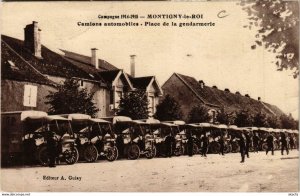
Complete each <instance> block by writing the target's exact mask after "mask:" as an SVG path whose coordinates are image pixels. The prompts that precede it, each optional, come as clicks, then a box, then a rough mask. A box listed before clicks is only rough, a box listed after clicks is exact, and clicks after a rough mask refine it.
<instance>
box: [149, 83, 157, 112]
mask: <svg viewBox="0 0 300 196" xmlns="http://www.w3.org/2000/svg"><path fill="white" fill-rule="evenodd" d="M156 95H157V89H156V88H155V86H154V84H153V83H152V85H151V86H150V87H149V91H148V93H147V96H148V100H149V99H150V98H151V97H154V99H153V101H154V104H153V105H154V108H153V109H151V108H152V105H151V104H152V103H151V101H150V100H149V106H148V107H149V112H150V116H151V117H152V116H153V115H154V114H155V112H156V106H157V104H158V103H159V97H158V96H156Z"/></svg>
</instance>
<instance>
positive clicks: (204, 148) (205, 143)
mask: <svg viewBox="0 0 300 196" xmlns="http://www.w3.org/2000/svg"><path fill="white" fill-rule="evenodd" d="M207 134H208V133H206V132H205V133H204V135H202V136H201V137H202V139H201V140H202V155H201V156H204V157H206V153H207V150H208V144H209V140H208V137H207Z"/></svg>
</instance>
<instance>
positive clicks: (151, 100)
mask: <svg viewBox="0 0 300 196" xmlns="http://www.w3.org/2000/svg"><path fill="white" fill-rule="evenodd" d="M154 109H155V98H154V96H150V97H149V111H150V114H154V113H155V111H154Z"/></svg>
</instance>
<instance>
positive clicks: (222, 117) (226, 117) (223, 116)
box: [216, 108, 235, 125]
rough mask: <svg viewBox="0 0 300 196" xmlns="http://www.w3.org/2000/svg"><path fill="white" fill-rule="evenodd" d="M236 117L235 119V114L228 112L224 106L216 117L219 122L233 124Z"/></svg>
mask: <svg viewBox="0 0 300 196" xmlns="http://www.w3.org/2000/svg"><path fill="white" fill-rule="evenodd" d="M234 119H235V117H234V115H233V114H231V113H229V112H226V111H225V109H224V108H222V109H221V111H219V112H218V113H217V117H216V120H217V122H219V123H220V124H225V125H231V124H233V123H234Z"/></svg>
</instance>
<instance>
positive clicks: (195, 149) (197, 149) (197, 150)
mask: <svg viewBox="0 0 300 196" xmlns="http://www.w3.org/2000/svg"><path fill="white" fill-rule="evenodd" d="M198 152H199V148H198V146H197V144H193V154H198Z"/></svg>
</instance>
